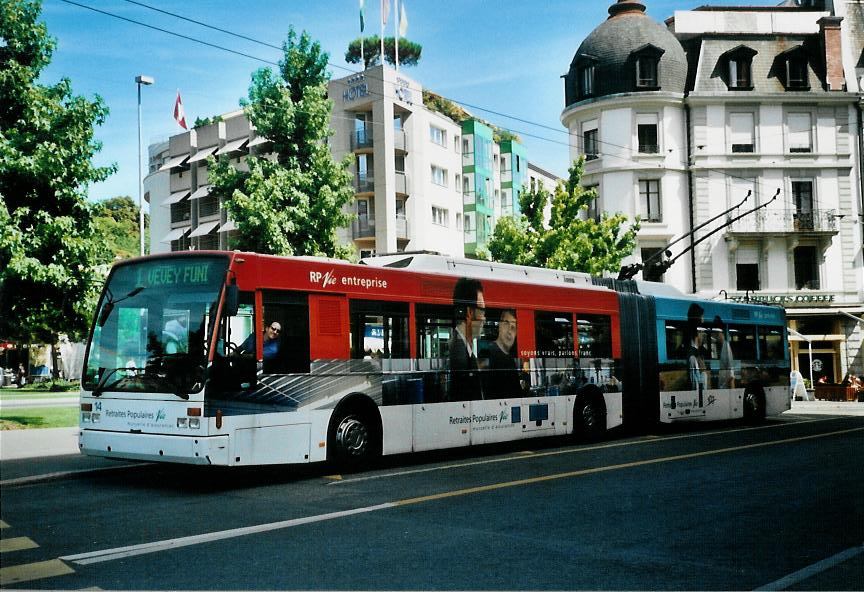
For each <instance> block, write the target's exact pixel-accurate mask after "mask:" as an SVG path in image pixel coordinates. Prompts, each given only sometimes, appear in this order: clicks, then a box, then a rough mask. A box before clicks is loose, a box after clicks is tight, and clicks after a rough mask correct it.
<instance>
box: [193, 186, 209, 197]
mask: <svg viewBox="0 0 864 592" xmlns="http://www.w3.org/2000/svg"><path fill="white" fill-rule="evenodd" d="M210 187H211V186H210V185H202V186H201V187H199V188H198V189H196V190H195V193H193V194H192V195H191V196H190V197H189V199H201V198H202V197H207V196H208V195H209V194H210Z"/></svg>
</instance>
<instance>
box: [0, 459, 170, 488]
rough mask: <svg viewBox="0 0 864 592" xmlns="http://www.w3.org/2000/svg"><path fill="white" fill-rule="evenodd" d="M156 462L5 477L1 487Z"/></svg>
mask: <svg viewBox="0 0 864 592" xmlns="http://www.w3.org/2000/svg"><path fill="white" fill-rule="evenodd" d="M155 464H156V463H149V462H148V463H138V464H134V465H117V466H115V467H98V468H94V469H76V470H74V471H58V472H56V473H43V474H41V475H30V476H29V477H18V478H16V479H5V480H3V481H0V487H12V486H13V485H28V484H30V483H41V482H43V481H49V480H51V481H53V480H55V479H65V478H66V477H72V476H74V475H80V474H84V475H86V474H88V473H101V472H102V471H116V470H118V469H130V468H132V467H146V466H150V465H155Z"/></svg>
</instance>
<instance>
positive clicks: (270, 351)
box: [237, 321, 282, 362]
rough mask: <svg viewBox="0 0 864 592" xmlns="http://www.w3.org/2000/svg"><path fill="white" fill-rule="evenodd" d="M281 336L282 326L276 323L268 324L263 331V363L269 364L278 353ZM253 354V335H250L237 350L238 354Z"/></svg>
mask: <svg viewBox="0 0 864 592" xmlns="http://www.w3.org/2000/svg"><path fill="white" fill-rule="evenodd" d="M281 334H282V325H280V324H279V323H278V322H277V321H273V322H272V323H270V324H269V325H268V326H267V328H266V329H264V361H265V362H269V361H270V360H272V359H274V358H275V357H276V355H277V354H278V353H279V336H280V335H281ZM248 352H252V353H254V352H255V334H254V333H250V334H249V337H247V338H246V340H245V341H244V342H243V343H242V344H241V345H240V347H238V348H237V353H238V354H243V353H248Z"/></svg>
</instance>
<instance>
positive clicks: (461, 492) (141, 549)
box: [60, 427, 864, 565]
mask: <svg viewBox="0 0 864 592" xmlns="http://www.w3.org/2000/svg"><path fill="white" fill-rule="evenodd" d="M860 431H864V427H859V428H851V429H846V430H839V431H835V432H828V433H824V434H811V435H809V436H798V437H795V438H786V439H783V440H773V441H770V442H759V443H756V444H746V445H742V446H733V447H728V448H718V449H716V450H706V451H702V452H693V453H689V454H679V455H674V456H665V457H660V458H654V459H647V460H643V461H635V462H630V463H623V464H618V465H608V466H604V467H596V468H593V469H584V470H580V471H568V472H565V473H555V474H552V475H543V476H540V477H532V478H529V479H519V480H516V481H507V482H503V483H493V484H491V485H482V486H479V487H469V488H465V489H457V490H453V491H447V492H442V493H437V494H432V495H425V496H420V497H413V498H406V499H402V500H395V501H392V502H385V503H382V504H376V505H374V506H366V507H362V508H355V509H352V510H342V511H339V512H329V513H327V514H319V515H317V516H307V517H304V518H294V519H291V520H283V521H280V522H271V523H268V524H258V525H255V526H245V527H241V528H232V529H229V530H220V531H216V532H210V533H204V534H199V535H192V536H186V537H180V538H176V539H167V540H163V541H154V542H150V543H141V544H138V545H130V546H126V547H115V548H112V549H103V550H101V551H90V552H87V553H79V554H75V555H65V556H63V557H60V559H62V560H63V561H68V562H70V563H75V564H78V565H91V564H94V563H102V562H105V561H113V560H115V559H123V558H125V557H134V556H136V555H145V554H148V553H157V552H159V551H166V550H169V549H177V548H180V547H188V546H190V545H199V544H203V543H210V542H214V541H221V540H225V539H232V538H236V537H241V536H246V535H250V534H258V533H263V532H271V531H274V530H283V529H287V528H293V527H295V526H302V525H306V524H314V523H317V522H326V521H329V520H335V519H338V518H344V517H346V516H356V515H359V514H367V513H370V512H377V511H379V510H387V509H391V508H398V507H403V506H408V505H416V504H420V503H424V502H430V501H435V500H440V499H445V498H450V497H456V496H465V495H471V494H475V493H484V492H487V491H494V490H497V489H504V488H507V487H516V486H520V485H532V484H535V483H542V482H544V481H554V480H559V479H567V478H571V477H579V476H583V475H590V474H593V473H600V472H605V471H614V470H620V469H628V468H633V467H640V466H646V465H652V464H658V463H665V462H672V461H678V460H685V459H690V458H700V457H704V456H712V455H718V454H726V453H729V452H738V451H741V450H751V449H754V448H762V447H766V446H776V445H780V444H789V443H791V442H801V441H804V440H812V439H815V438H825V437H829V436H837V435H840V434H848V433H851V432H860Z"/></svg>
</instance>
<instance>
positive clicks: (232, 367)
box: [211, 292, 256, 391]
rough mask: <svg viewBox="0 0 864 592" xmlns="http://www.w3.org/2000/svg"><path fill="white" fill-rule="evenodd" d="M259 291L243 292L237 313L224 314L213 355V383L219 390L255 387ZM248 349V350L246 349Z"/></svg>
mask: <svg viewBox="0 0 864 592" xmlns="http://www.w3.org/2000/svg"><path fill="white" fill-rule="evenodd" d="M254 331H255V294H254V293H253V292H240V301H239V306H238V307H237V314H236V315H234V316H231V317H223V318H222V322H221V324H220V327H219V338H218V341H217V342H216V355H215V356H213V371H212V373H211V377H212V380H211V384H212V386H213V388H215V389H216V390H219V391H239V390H245V389H249V388H252V387H254V386H255V382H256V380H255V374H256V362H255V333H254ZM244 347H245V348H248V349H244Z"/></svg>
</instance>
